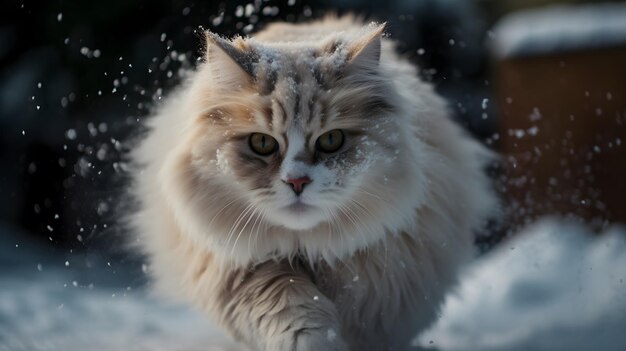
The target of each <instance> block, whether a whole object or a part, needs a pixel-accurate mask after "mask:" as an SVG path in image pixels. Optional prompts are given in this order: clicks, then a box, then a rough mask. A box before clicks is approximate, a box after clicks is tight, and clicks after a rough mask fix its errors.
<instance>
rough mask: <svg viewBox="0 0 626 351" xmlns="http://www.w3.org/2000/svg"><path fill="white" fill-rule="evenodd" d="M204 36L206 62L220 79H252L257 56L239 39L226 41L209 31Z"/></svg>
mask: <svg viewBox="0 0 626 351" xmlns="http://www.w3.org/2000/svg"><path fill="white" fill-rule="evenodd" d="M205 35H206V45H207V48H206V61H207V64H208V65H209V66H210V67H211V69H212V70H213V71H215V73H216V74H217V75H219V76H221V78H226V77H230V79H226V80H233V81H237V80H239V81H241V80H248V79H253V78H254V66H255V63H256V62H257V61H258V54H257V53H256V52H255V51H254V50H253V49H251V48H250V47H248V44H247V43H246V42H245V41H244V40H243V39H242V38H241V37H237V38H235V39H233V40H232V41H231V40H228V39H224V38H222V37H220V36H219V35H217V34H215V33H211V32H209V31H206V32H205Z"/></svg>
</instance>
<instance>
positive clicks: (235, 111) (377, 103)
mask: <svg viewBox="0 0 626 351" xmlns="http://www.w3.org/2000/svg"><path fill="white" fill-rule="evenodd" d="M383 28H384V26H382V25H372V26H367V27H364V28H363V29H362V30H361V31H354V32H351V33H350V35H347V34H346V33H337V34H332V33H331V34H329V35H326V36H325V37H324V38H322V39H319V38H318V39H315V40H311V41H305V42H280V41H275V42H267V41H257V40H255V39H254V38H252V39H243V38H236V39H234V40H227V39H224V38H221V37H219V36H217V35H214V34H210V33H208V34H207V44H208V45H207V54H206V62H205V63H204V64H203V66H202V67H201V68H200V71H199V73H198V75H197V76H196V78H195V80H194V82H193V87H192V89H191V91H192V93H193V94H192V97H191V99H192V100H193V101H194V103H195V106H196V108H195V110H194V112H193V113H194V114H195V116H194V117H193V118H194V122H193V124H191V125H190V127H189V130H188V133H189V135H191V137H190V138H189V140H190V145H191V146H190V155H189V164H190V167H191V169H190V170H189V172H191V173H193V174H194V175H195V176H196V180H195V181H194V185H193V190H192V191H191V192H196V193H203V192H204V194H195V195H196V196H202V197H203V198H204V199H207V201H208V202H211V201H213V204H207V205H205V208H206V209H209V208H211V209H210V210H207V213H206V217H207V218H210V217H214V216H218V217H220V216H221V217H224V218H227V219H228V221H226V222H227V224H226V225H227V226H228V225H231V226H232V228H236V229H235V231H236V232H239V231H240V230H241V231H243V232H247V231H248V230H250V229H251V230H254V227H257V230H258V226H257V222H259V223H260V222H264V223H266V224H267V225H270V226H274V227H276V228H283V229H287V230H289V231H293V232H311V231H312V230H315V228H320V227H324V228H326V229H325V231H326V232H328V231H329V230H330V231H331V232H332V231H334V232H342V231H344V232H345V231H349V230H353V231H358V232H361V234H357V235H364V234H363V233H364V232H366V230H365V229H364V228H367V227H368V226H370V227H371V226H372V225H373V224H372V223H382V222H384V221H385V220H386V219H387V218H391V219H392V220H394V221H396V222H397V218H395V219H394V218H393V217H394V216H396V215H397V213H400V212H405V211H404V210H403V209H402V207H403V206H406V205H407V201H408V200H405V198H406V197H407V196H406V194H407V191H408V193H409V194H410V193H414V192H413V191H412V190H410V189H408V188H409V187H412V183H411V181H410V179H408V178H409V177H410V175H414V173H413V172H411V171H408V168H407V167H412V166H411V165H410V163H411V162H412V161H411V160H409V158H410V157H408V156H406V155H407V154H410V152H409V150H408V148H410V147H409V146H407V142H406V140H407V138H408V137H407V135H410V134H411V133H412V132H411V131H410V130H407V128H404V127H403V126H404V125H405V122H401V121H400V120H399V119H400V118H399V117H398V114H401V111H399V109H400V108H401V107H399V106H398V102H397V99H398V96H397V95H398V94H397V93H396V88H394V86H393V84H392V82H389V80H388V78H385V76H384V75H383V74H381V65H383V64H384V62H381V35H382V33H383ZM215 203H220V206H216V205H215ZM211 206H214V207H211ZM218 208H219V211H220V212H219V213H215V212H217V211H216V209H218ZM399 208H400V210H399ZM394 213H395V214H394ZM259 225H260V224H259ZM241 228H243V229H241ZM246 228H247V229H246ZM379 229H380V228H379ZM231 230H232V229H231ZM337 235H341V234H337ZM381 235H382V233H381Z"/></svg>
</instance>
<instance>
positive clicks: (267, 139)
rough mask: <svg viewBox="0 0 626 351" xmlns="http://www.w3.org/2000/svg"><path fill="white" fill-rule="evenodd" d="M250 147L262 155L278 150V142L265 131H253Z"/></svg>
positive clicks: (249, 141)
mask: <svg viewBox="0 0 626 351" xmlns="http://www.w3.org/2000/svg"><path fill="white" fill-rule="evenodd" d="M248 143H249V144H250V148H251V149H252V151H254V152H256V153H257V154H259V155H261V156H267V155H269V154H271V153H274V152H276V150H277V149H278V142H277V141H276V139H274V138H273V137H272V136H270V135H267V134H263V133H252V134H250V138H249V139H248Z"/></svg>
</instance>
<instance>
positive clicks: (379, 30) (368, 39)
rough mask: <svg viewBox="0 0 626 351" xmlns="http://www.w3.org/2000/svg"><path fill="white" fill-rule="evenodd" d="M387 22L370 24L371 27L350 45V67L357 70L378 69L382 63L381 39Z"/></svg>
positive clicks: (348, 58) (348, 57)
mask: <svg viewBox="0 0 626 351" xmlns="http://www.w3.org/2000/svg"><path fill="white" fill-rule="evenodd" d="M385 25H386V23H382V24H377V25H374V24H372V25H370V28H368V30H367V31H366V32H365V33H364V34H362V35H361V36H360V37H358V38H357V39H356V40H354V41H352V42H351V43H350V44H349V45H348V55H347V60H348V68H349V69H356V70H370V69H376V68H377V67H378V65H379V64H380V52H381V39H382V35H383V32H384V31H385Z"/></svg>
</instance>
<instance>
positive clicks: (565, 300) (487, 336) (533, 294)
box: [419, 220, 626, 351]
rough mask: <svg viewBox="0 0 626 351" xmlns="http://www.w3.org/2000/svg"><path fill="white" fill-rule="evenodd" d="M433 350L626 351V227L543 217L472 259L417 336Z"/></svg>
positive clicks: (424, 344) (420, 341)
mask: <svg viewBox="0 0 626 351" xmlns="http://www.w3.org/2000/svg"><path fill="white" fill-rule="evenodd" d="M419 343H420V344H421V345H422V346H424V347H433V348H436V349H439V350H507V351H512V350H551V351H552V350H568V351H570V350H626V230H624V228H612V229H610V230H608V231H607V232H605V233H603V234H602V235H601V236H599V237H596V238H594V237H592V236H591V235H590V233H589V232H588V231H587V230H586V229H585V228H583V227H580V226H576V225H573V224H565V223H562V222H557V221H554V220H543V221H541V222H539V223H536V224H534V225H533V226H532V227H530V228H528V229H526V230H525V232H524V233H521V234H520V235H519V236H517V237H516V238H515V239H513V240H511V241H509V242H507V243H504V244H503V246H501V247H500V248H499V249H498V250H497V251H495V252H492V253H491V254H490V255H488V256H487V257H485V258H483V259H481V260H480V261H478V262H477V263H476V264H475V265H474V266H473V267H471V268H470V269H469V270H468V272H467V273H466V275H465V278H464V279H463V281H462V283H461V286H460V288H459V289H458V291H457V293H456V294H452V295H450V296H449V297H448V299H447V301H446V303H445V305H444V308H443V311H442V318H441V319H440V320H439V321H438V323H436V324H435V325H434V326H433V327H432V328H431V329H430V330H428V331H427V332H425V333H423V334H422V335H421V336H420V337H419Z"/></svg>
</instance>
